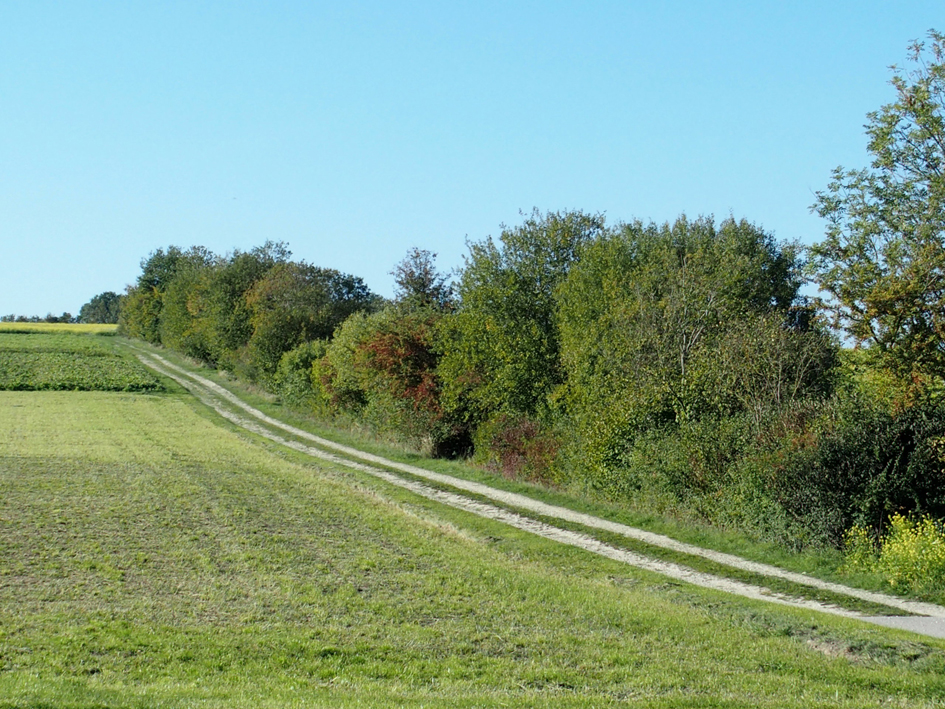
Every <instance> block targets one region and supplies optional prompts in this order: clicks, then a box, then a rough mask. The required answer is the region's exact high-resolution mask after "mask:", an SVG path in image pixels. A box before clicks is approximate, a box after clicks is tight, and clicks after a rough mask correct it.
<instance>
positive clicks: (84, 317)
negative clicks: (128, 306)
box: [79, 291, 121, 324]
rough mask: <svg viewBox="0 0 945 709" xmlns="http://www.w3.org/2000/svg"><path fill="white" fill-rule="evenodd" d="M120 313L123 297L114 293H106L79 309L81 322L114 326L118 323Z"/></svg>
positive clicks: (100, 294)
mask: <svg viewBox="0 0 945 709" xmlns="http://www.w3.org/2000/svg"><path fill="white" fill-rule="evenodd" d="M120 311H121V296H120V295H118V294H117V293H113V292H112V291H105V292H104V293H99V294H98V295H97V296H95V297H94V298H92V300H90V301H89V302H88V303H86V304H85V305H83V306H82V307H81V308H80V309H79V322H80V323H109V324H114V323H117V322H118V315H119V313H120Z"/></svg>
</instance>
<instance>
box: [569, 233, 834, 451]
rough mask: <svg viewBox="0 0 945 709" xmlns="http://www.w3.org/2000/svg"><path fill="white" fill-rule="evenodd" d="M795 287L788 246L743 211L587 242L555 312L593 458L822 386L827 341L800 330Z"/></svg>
mask: <svg viewBox="0 0 945 709" xmlns="http://www.w3.org/2000/svg"><path fill="white" fill-rule="evenodd" d="M799 287H800V278H799V274H798V263H797V258H796V253H795V249H794V248H793V247H792V246H791V245H780V244H778V243H777V242H776V241H775V240H774V239H773V238H772V237H771V236H770V235H768V234H766V233H765V232H764V231H762V230H761V229H759V228H757V227H756V226H754V225H752V224H749V223H748V222H746V221H739V222H736V221H735V220H734V219H727V220H725V221H724V222H722V223H721V224H720V225H719V226H718V227H716V226H715V224H714V223H713V221H712V219H698V220H695V221H690V220H688V219H686V218H685V217H681V218H680V219H678V220H677V221H676V222H675V223H673V224H665V225H662V226H657V225H655V224H650V225H643V224H641V223H639V222H637V223H633V224H629V225H625V226H624V227H623V228H621V229H620V230H618V231H616V232H615V233H613V234H611V235H609V236H607V237H606V238H603V239H598V240H597V241H595V242H594V243H593V244H590V245H589V246H588V247H587V248H585V249H584V252H583V254H582V257H581V260H580V262H579V263H578V264H577V265H575V266H574V268H573V269H572V270H571V272H570V273H569V274H568V276H567V278H566V279H565V280H564V281H563V282H562V283H561V285H560V286H559V288H558V290H557V297H558V309H557V314H558V323H559V328H560V333H561V361H562V363H563V366H564V368H565V371H566V372H567V381H568V387H567V389H568V403H569V412H570V413H571V415H572V416H573V417H574V420H575V424H576V426H577V429H578V431H579V437H580V439H581V440H582V441H583V444H582V445H583V446H584V449H585V452H586V453H587V454H588V456H587V457H588V460H589V462H590V463H591V465H595V466H597V467H598V468H599V469H610V468H613V467H615V465H616V464H617V463H619V459H620V458H621V456H622V455H623V454H624V453H625V451H626V450H628V448H629V447H630V446H632V444H633V441H634V439H635V437H637V436H638V435H641V434H645V433H647V432H649V431H654V430H657V429H661V428H669V427H673V426H676V425H679V424H684V423H690V422H694V421H698V420H700V419H702V418H704V417H715V418H719V417H725V416H728V415H731V414H733V413H738V412H744V411H746V410H748V412H749V413H750V415H752V416H756V415H757V412H758V407H766V406H771V405H772V404H773V402H772V394H773V393H775V394H776V395H777V398H778V399H779V401H778V403H785V402H786V401H787V400H788V399H791V398H799V397H802V396H804V395H805V394H807V393H808V392H809V391H810V390H811V388H812V387H815V388H816V387H820V385H819V383H818V380H822V379H823V376H824V373H825V372H824V367H828V368H829V364H830V361H831V360H830V353H829V343H828V342H825V341H824V340H823V338H822V337H820V336H814V335H810V336H808V335H807V334H806V333H805V331H806V330H807V329H808V326H809V322H808V320H807V318H805V317H801V315H802V314H803V309H800V313H799V312H798V310H796V309H795V307H794V306H797V305H800V304H801V303H800V302H799V300H798V289H799ZM745 362H751V363H752V365H753V367H751V368H746V367H744V364H745ZM761 362H765V366H764V367H755V366H754V365H755V364H759V363H761ZM729 366H734V367H739V369H738V371H728V368H729ZM749 377H756V379H755V380H754V381H751V382H749V381H747V379H748V378H749ZM820 388H821V389H822V387H820Z"/></svg>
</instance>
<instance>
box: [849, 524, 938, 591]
mask: <svg viewBox="0 0 945 709" xmlns="http://www.w3.org/2000/svg"><path fill="white" fill-rule="evenodd" d="M844 551H845V556H846V561H847V567H848V568H850V569H852V570H864V571H874V572H877V573H879V574H881V575H882V576H883V578H884V579H885V580H886V582H887V583H888V584H889V585H890V586H892V587H893V588H894V589H896V590H897V591H899V592H909V591H911V592H913V593H920V594H921V593H933V592H941V591H942V589H943V588H945V526H943V524H942V522H941V521H940V520H937V519H934V518H932V517H929V516H921V517H918V518H910V517H906V516H904V515H901V514H894V515H893V516H892V517H891V518H890V520H889V526H888V528H887V531H886V533H885V534H884V535H883V536H882V538H881V539H880V541H879V544H878V545H877V544H875V543H874V542H873V537H872V535H871V534H870V532H869V530H867V529H866V528H865V527H862V526H859V525H854V526H853V527H851V528H850V530H849V531H848V532H847V534H846V537H845V547H844Z"/></svg>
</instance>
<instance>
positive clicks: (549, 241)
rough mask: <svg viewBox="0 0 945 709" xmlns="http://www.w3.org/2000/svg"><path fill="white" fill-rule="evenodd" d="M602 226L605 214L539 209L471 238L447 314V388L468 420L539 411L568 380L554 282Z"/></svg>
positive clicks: (444, 368) (444, 370)
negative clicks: (452, 309) (455, 303)
mask: <svg viewBox="0 0 945 709" xmlns="http://www.w3.org/2000/svg"><path fill="white" fill-rule="evenodd" d="M603 230H604V219H603V217H602V216H600V215H589V214H584V213H582V212H563V213H560V212H549V213H547V214H540V213H539V212H538V211H537V210H536V211H534V212H533V213H532V214H531V215H529V216H528V217H527V218H526V219H525V222H524V223H523V224H522V225H521V226H518V227H515V228H504V229H503V231H502V235H501V236H500V239H499V241H500V244H496V243H495V242H494V241H493V240H492V239H491V238H489V239H486V240H485V241H482V242H478V243H472V244H470V245H469V251H470V253H469V256H468V257H467V258H466V263H465V266H464V267H463V269H462V272H461V274H460V281H459V286H458V293H459V307H458V310H457V311H456V313H454V314H453V315H451V316H449V317H447V318H445V319H444V330H445V335H446V341H445V344H444V348H445V353H444V356H443V359H442V361H441V364H440V369H441V377H442V380H443V382H444V386H445V387H446V391H445V395H446V397H447V399H448V401H449V402H450V405H451V406H453V407H462V408H465V410H466V411H467V413H468V416H469V418H470V420H472V421H475V420H483V419H485V418H487V417H488V416H490V415H492V414H493V413H496V412H498V411H506V412H517V413H523V414H534V413H536V412H538V411H539V410H541V409H542V407H543V406H544V405H545V404H546V403H547V397H548V395H549V394H550V393H551V392H552V391H553V390H554V388H555V387H556V386H558V385H559V384H560V383H561V382H562V381H563V371H562V369H561V364H560V361H559V356H558V351H559V338H558V329H557V324H556V322H555V288H556V287H557V285H558V284H559V283H560V282H561V280H562V279H564V278H565V277H566V276H567V274H568V271H569V270H570V269H571V266H572V265H573V264H574V263H575V262H576V260H577V257H578V253H579V252H580V249H581V247H582V246H583V245H584V244H586V243H587V242H588V241H590V240H592V239H594V238H595V237H596V236H598V235H599V234H600V233H602V232H603Z"/></svg>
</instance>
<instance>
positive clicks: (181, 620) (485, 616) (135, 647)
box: [0, 384, 945, 707]
mask: <svg viewBox="0 0 945 709" xmlns="http://www.w3.org/2000/svg"><path fill="white" fill-rule="evenodd" d="M167 389H168V393H165V394H128V393H102V392H88V393H74V392H0V430H3V431H4V432H5V435H4V436H3V437H2V438H0V707H38V706H50V707H52V706H56V707H59V706H69V707H119V706H121V707H138V706H140V707H144V706H169V707H185V706H195V705H196V706H206V707H244V706H245V707H268V706H273V707H275V706H279V707H282V706H421V705H423V706H431V705H432V706H468V707H472V706H485V705H487V706H501V705H507V706H576V707H590V706H617V705H623V704H626V703H627V702H631V701H632V702H635V703H637V704H639V705H643V706H654V707H660V706H692V707H696V706H699V707H716V706H720V707H728V706H753V707H757V706H762V707H763V706H777V707H791V706H797V707H811V706H846V707H870V706H888V705H890V704H893V705H895V706H929V705H934V704H940V703H941V701H942V699H943V697H945V653H943V650H945V643H941V642H938V641H934V640H929V641H926V642H916V640H915V637H914V636H909V635H907V634H902V633H896V632H894V631H887V630H884V629H879V628H871V627H867V626H863V625H861V624H857V623H853V622H850V621H844V620H842V619H836V618H829V617H823V616H820V615H816V614H813V613H809V612H803V611H796V610H792V609H780V608H773V607H770V606H767V605H765V604H759V603H753V602H749V601H743V600H740V599H735V598H731V597H728V596H725V595H722V594H716V593H712V592H707V591H702V590H699V589H696V588H693V587H688V586H685V585H680V584H674V583H667V582H666V581H665V580H664V579H662V578H661V577H658V576H654V575H651V574H647V573H645V572H642V571H636V570H633V569H631V568H628V567H625V566H623V565H620V564H618V563H616V562H612V561H609V560H606V559H601V558H598V557H594V556H593V555H590V554H587V553H584V552H581V551H579V550H576V549H573V548H569V547H561V546H559V545H556V544H554V543H552V542H549V541H547V540H543V539H540V538H537V537H533V536H531V535H528V534H526V533H523V532H519V531H517V530H514V529H511V528H508V527H504V526H502V525H499V524H497V523H493V522H490V521H488V520H482V519H479V518H476V517H472V516H469V515H466V514H464V513H462V512H460V511H457V510H452V509H449V508H443V507H441V506H439V505H436V504H435V503H433V502H429V501H426V500H421V499H417V498H415V497H413V496H411V495H410V494H409V493H406V492H404V491H401V490H398V489H395V488H390V487H388V486H386V485H385V484H384V483H382V482H379V481H376V480H373V479H371V478H367V477H361V476H360V475H359V474H357V473H355V472H351V471H344V470H333V469H331V468H330V467H325V466H323V465H321V464H316V463H314V462H312V461H310V460H306V459H305V458H303V457H302V456H301V455H299V454H296V453H294V452H291V451H285V450H282V449H278V448H276V447H274V446H272V445H269V444H267V443H264V442H261V441H260V440H258V439H256V438H255V437H254V436H252V435H249V434H244V433H241V432H239V431H236V430H234V429H232V428H231V427H229V426H227V425H222V424H221V423H220V421H219V420H218V419H217V417H216V416H215V415H214V414H212V413H208V412H207V411H206V410H205V409H204V408H203V407H201V406H199V405H198V404H196V403H195V402H194V401H193V400H192V399H191V398H189V397H188V396H186V395H184V394H182V393H181V392H180V390H179V389H178V388H177V387H176V386H174V385H170V384H169V385H167Z"/></svg>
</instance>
